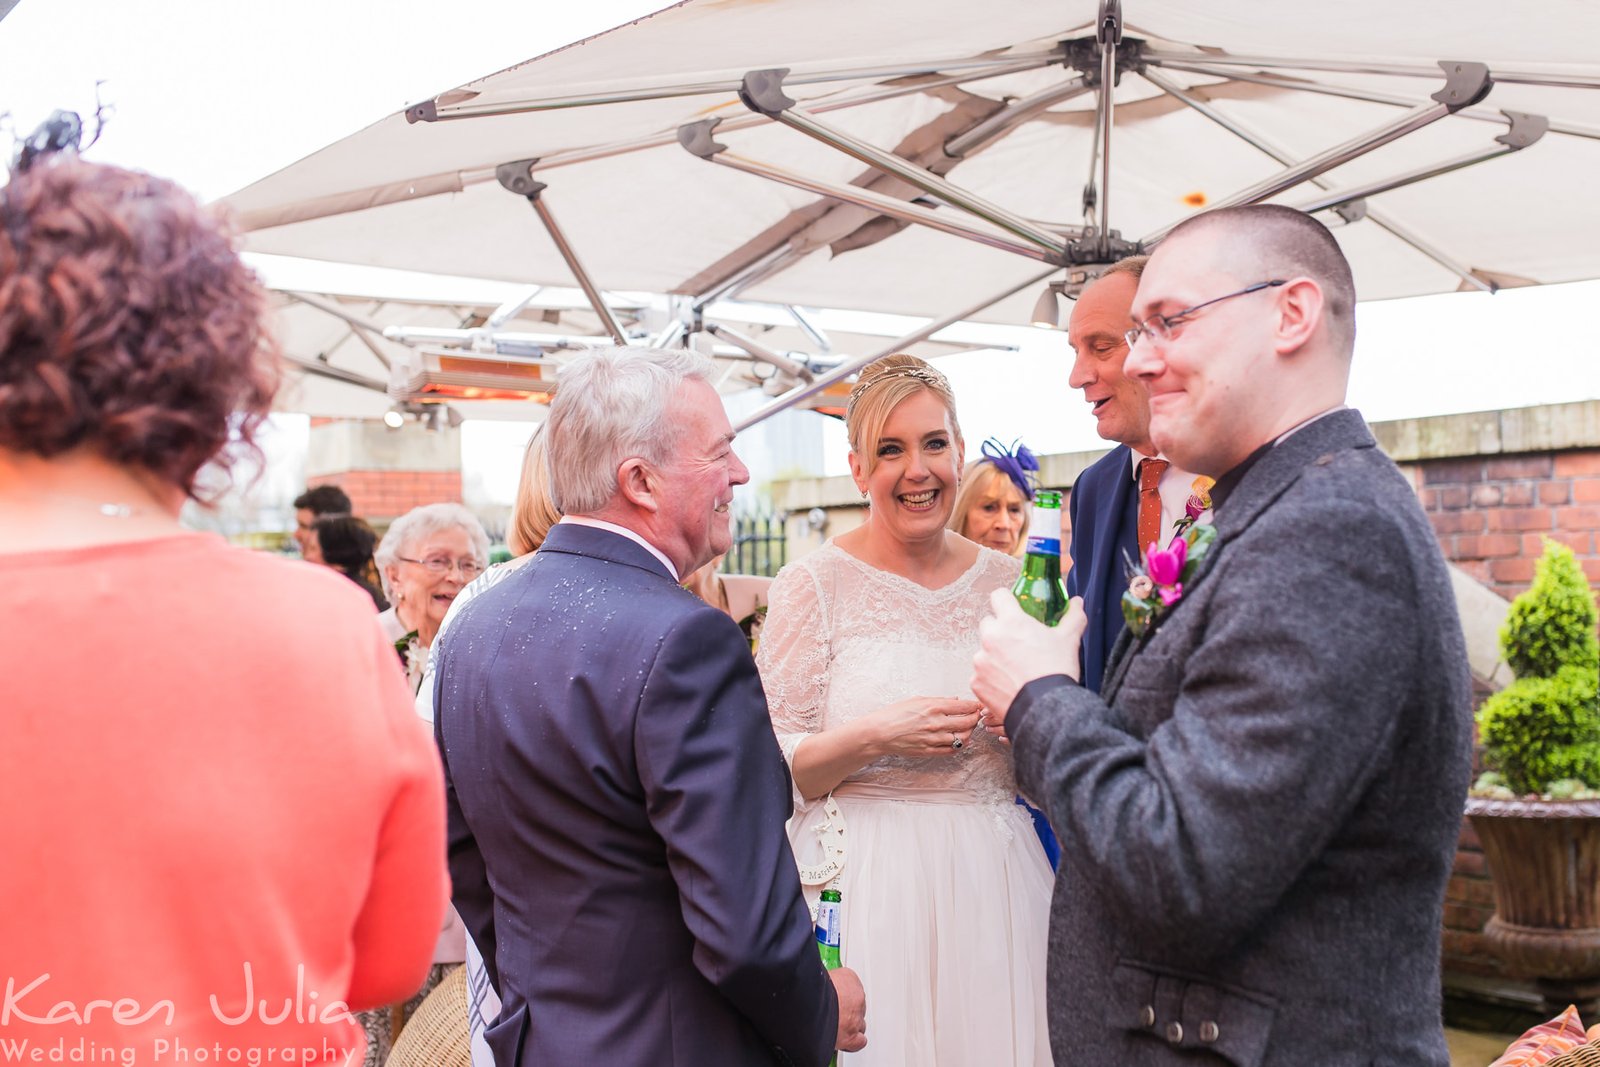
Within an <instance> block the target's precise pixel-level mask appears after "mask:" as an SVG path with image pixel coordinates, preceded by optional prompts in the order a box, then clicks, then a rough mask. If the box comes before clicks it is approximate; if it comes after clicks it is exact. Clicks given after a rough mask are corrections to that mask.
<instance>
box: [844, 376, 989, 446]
mask: <svg viewBox="0 0 1600 1067" xmlns="http://www.w3.org/2000/svg"><path fill="white" fill-rule="evenodd" d="M924 389H926V390H927V391H928V392H930V393H932V394H933V395H934V396H936V397H938V398H939V402H940V403H942V404H943V405H944V409H945V411H947V412H949V413H950V429H951V431H952V432H953V433H954V434H955V436H956V438H957V440H959V439H960V437H961V422H960V420H958V419H957V418H956V397H955V393H953V392H951V390H950V380H949V379H948V378H946V377H945V376H944V375H943V374H940V373H939V372H938V371H936V370H934V369H933V368H932V367H931V366H929V365H928V363H927V361H926V360H921V359H918V358H917V357H916V356H913V355H908V354H906V353H904V352H900V353H896V354H895V355H892V356H884V357H883V358H882V359H877V360H873V361H872V362H871V363H869V364H867V365H866V367H865V368H863V369H862V371H861V374H860V375H859V376H857V378H856V384H855V388H854V389H851V390H850V401H849V404H848V405H847V406H846V407H845V415H844V427H845V433H846V434H848V435H849V438H850V451H852V452H854V453H855V454H856V456H857V457H858V458H859V459H860V461H861V467H862V469H863V470H864V471H866V472H867V473H868V474H871V473H872V469H873V468H874V467H876V466H877V465H878V441H879V440H881V439H882V437H883V424H884V423H886V422H888V421H889V414H890V412H892V411H894V409H895V408H897V407H899V406H900V402H901V401H902V400H905V399H906V398H907V397H910V396H914V395H916V394H917V393H919V392H921V391H922V390H924Z"/></svg>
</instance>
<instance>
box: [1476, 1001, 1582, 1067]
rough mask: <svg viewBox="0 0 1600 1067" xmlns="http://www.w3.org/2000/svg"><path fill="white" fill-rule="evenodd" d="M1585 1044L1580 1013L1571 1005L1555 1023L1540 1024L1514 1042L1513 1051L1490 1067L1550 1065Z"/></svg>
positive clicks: (1506, 1053)
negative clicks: (1557, 1058) (1579, 1017)
mask: <svg viewBox="0 0 1600 1067" xmlns="http://www.w3.org/2000/svg"><path fill="white" fill-rule="evenodd" d="M1586 1040H1587V1035H1585V1034H1584V1032H1583V1023H1582V1022H1580V1021H1579V1019H1578V1009H1577V1008H1576V1007H1573V1006H1570V1005H1569V1006H1568V1007H1567V1010H1566V1011H1564V1012H1562V1013H1561V1014H1560V1015H1557V1016H1556V1017H1555V1018H1554V1019H1551V1020H1550V1021H1549V1022H1547V1023H1540V1024H1539V1025H1538V1026H1535V1027H1534V1028H1533V1029H1532V1030H1529V1031H1528V1032H1527V1033H1525V1034H1523V1035H1522V1036H1521V1037H1519V1038H1517V1039H1516V1040H1515V1041H1513V1042H1512V1043H1511V1047H1510V1048H1508V1049H1506V1051H1505V1055H1503V1056H1501V1057H1500V1058H1499V1059H1497V1060H1495V1061H1494V1062H1493V1063H1491V1064H1490V1065H1489V1067H1532V1065H1534V1064H1548V1063H1550V1062H1551V1061H1552V1060H1554V1059H1555V1058H1556V1057H1557V1056H1563V1055H1565V1054H1566V1053H1568V1052H1571V1051H1572V1050H1573V1049H1575V1048H1577V1047H1578V1046H1579V1045H1582V1044H1584V1042H1585V1041H1586Z"/></svg>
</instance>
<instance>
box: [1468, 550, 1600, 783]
mask: <svg viewBox="0 0 1600 1067" xmlns="http://www.w3.org/2000/svg"><path fill="white" fill-rule="evenodd" d="M1597 615H1600V611H1597V608H1596V605H1595V596H1594V592H1593V590H1591V589H1590V588H1589V583H1588V580H1587V579H1586V578H1585V577H1584V574H1583V570H1582V568H1581V567H1579V565H1578V560H1577V558H1576V557H1575V556H1574V555H1573V554H1572V549H1570V548H1568V547H1567V546H1566V545H1563V544H1560V543H1559V542H1556V541H1550V540H1548V539H1546V541H1545V548H1544V555H1543V556H1542V557H1541V558H1540V560H1539V564H1538V566H1537V568H1536V569H1535V571H1534V579H1533V585H1532V586H1531V587H1529V589H1528V591H1527V592H1525V593H1523V594H1522V595H1521V596H1519V597H1517V598H1516V600H1514V601H1512V603H1511V611H1510V612H1509V613H1508V614H1507V616H1506V621H1505V625H1504V626H1502V627H1501V629H1500V651H1501V654H1502V655H1503V656H1505V659H1506V663H1508V664H1509V665H1510V667H1511V670H1512V673H1513V674H1515V675H1516V680H1515V681H1513V682H1512V683H1511V684H1510V685H1508V686H1506V688H1504V689H1502V690H1501V691H1500V692H1498V693H1495V694H1494V695H1492V696H1490V697H1489V698H1488V699H1487V700H1485V701H1484V702H1483V706H1482V707H1481V708H1479V709H1478V736H1479V740H1481V741H1482V742H1483V745H1484V760H1485V762H1486V763H1487V764H1488V765H1489V766H1490V767H1491V768H1492V769H1493V770H1494V771H1496V772H1498V774H1499V775H1501V776H1502V777H1503V779H1504V784H1505V786H1506V787H1507V788H1509V789H1510V790H1511V791H1512V792H1513V793H1518V794H1526V793H1546V792H1550V791H1551V790H1552V787H1553V786H1554V787H1557V788H1556V789H1555V792H1557V793H1564V794H1570V793H1572V792H1573V791H1574V790H1575V789H1577V788H1580V787H1586V788H1588V789H1600V638H1597V637H1596V634H1595V624H1596V619H1597Z"/></svg>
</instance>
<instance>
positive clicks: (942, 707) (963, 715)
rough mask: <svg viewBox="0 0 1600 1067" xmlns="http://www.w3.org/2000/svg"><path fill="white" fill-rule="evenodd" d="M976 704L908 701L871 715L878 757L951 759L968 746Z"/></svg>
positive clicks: (921, 699)
mask: <svg viewBox="0 0 1600 1067" xmlns="http://www.w3.org/2000/svg"><path fill="white" fill-rule="evenodd" d="M982 710H983V706H982V705H981V704H979V703H978V702H977V701H976V700H956V699H954V698H951V697H912V698H911V699H909V700H902V701H900V702H899V703H896V704H890V705H889V706H888V707H886V708H883V709H881V710H879V711H875V712H873V713H872V716H871V717H872V718H873V720H874V723H873V725H874V726H875V727H876V728H877V729H876V730H875V733H876V734H877V738H876V744H875V746H874V747H875V748H876V749H877V755H880V756H923V757H926V756H954V755H956V754H958V753H959V752H960V751H961V750H962V749H963V748H965V747H966V746H967V745H969V744H971V742H972V731H973V730H974V729H975V728H976V727H977V725H978V715H979V713H980V712H981V711H982Z"/></svg>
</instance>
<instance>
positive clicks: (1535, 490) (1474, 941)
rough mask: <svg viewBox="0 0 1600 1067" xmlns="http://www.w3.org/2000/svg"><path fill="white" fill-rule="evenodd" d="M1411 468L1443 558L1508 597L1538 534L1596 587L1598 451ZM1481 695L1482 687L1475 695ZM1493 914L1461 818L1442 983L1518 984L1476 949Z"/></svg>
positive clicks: (1520, 586)
mask: <svg viewBox="0 0 1600 1067" xmlns="http://www.w3.org/2000/svg"><path fill="white" fill-rule="evenodd" d="M1416 468H1417V472H1418V473H1417V483H1418V490H1417V492H1418V496H1419V497H1420V499H1421V501H1422V506H1423V510H1425V511H1426V512H1427V513H1428V519H1429V521H1431V522H1432V523H1433V529H1434V532H1435V533H1436V534H1437V535H1438V538H1439V547H1440V548H1441V549H1442V550H1443V552H1444V555H1445V558H1446V559H1448V560H1450V562H1452V563H1454V564H1455V565H1456V566H1458V567H1460V568H1461V569H1462V570H1464V571H1466V572H1467V573H1468V574H1470V575H1472V576H1473V577H1474V578H1476V579H1477V580H1478V581H1480V582H1482V583H1483V584H1484V585H1486V586H1488V587H1489V588H1490V589H1492V590H1494V591H1495V592H1496V593H1498V594H1500V595H1501V596H1503V597H1505V598H1506V599H1508V600H1509V599H1511V598H1512V597H1515V596H1516V595H1517V594H1518V593H1521V592H1523V591H1524V590H1525V589H1527V588H1528V585H1529V583H1530V582H1532V580H1533V565H1534V563H1535V561H1537V560H1538V558H1539V556H1540V555H1541V554H1542V553H1543V551H1544V542H1543V538H1544V537H1550V538H1553V539H1555V540H1557V541H1561V542H1563V543H1565V544H1567V545H1569V546H1571V548H1572V550H1573V552H1575V553H1576V554H1577V556H1578V560H1579V562H1580V563H1581V564H1582V566H1583V569H1584V572H1585V573H1586V574H1587V575H1588V577H1589V581H1590V582H1591V583H1600V449H1577V450H1572V451H1565V452H1537V453H1527V454H1523V455H1514V456H1498V457H1474V458H1468V459H1441V460H1427V461H1422V462H1419V463H1417V464H1416ZM1486 694H1487V690H1486V689H1485V688H1482V687H1480V689H1479V692H1478V693H1477V697H1478V699H1480V700H1481V699H1482V697H1483V696H1485V695H1486ZM1474 763H1475V764H1476V760H1475V761H1474ZM1477 770H1478V768H1477V766H1476V765H1475V766H1474V775H1476V773H1477ZM1492 914H1494V885H1493V883H1492V882H1491V881H1490V879H1489V872H1488V869H1487V867H1486V866H1485V864H1484V858H1483V850H1482V848H1481V847H1480V846H1479V844H1478V837H1477V834H1475V833H1473V831H1472V825H1471V824H1470V823H1469V822H1467V821H1466V820H1465V819H1463V820H1462V822H1461V840H1460V845H1459V848H1458V849H1457V851H1456V859H1455V868H1454V873H1452V875H1451V877H1450V884H1449V888H1448V889H1447V890H1446V893H1445V911H1444V927H1445V929H1444V970H1445V975H1446V981H1447V983H1448V980H1449V977H1450V976H1451V975H1471V976H1474V977H1479V978H1487V979H1493V980H1499V981H1503V982H1505V983H1506V984H1507V985H1512V984H1516V985H1520V984H1521V983H1513V982H1512V980H1510V979H1507V978H1506V977H1505V970H1504V968H1503V967H1502V966H1501V964H1500V962H1499V961H1498V960H1497V959H1495V958H1494V956H1492V955H1491V954H1490V953H1489V952H1488V951H1487V949H1486V948H1485V946H1484V941H1483V926H1484V924H1485V923H1486V922H1488V921H1489V916H1490V915H1492Z"/></svg>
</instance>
